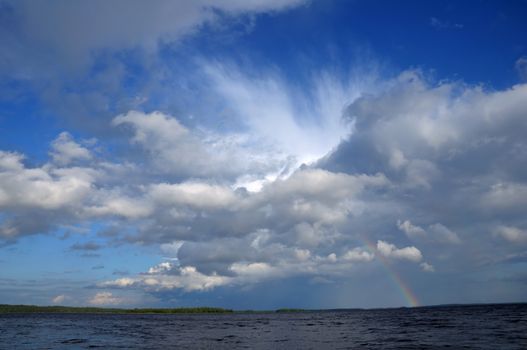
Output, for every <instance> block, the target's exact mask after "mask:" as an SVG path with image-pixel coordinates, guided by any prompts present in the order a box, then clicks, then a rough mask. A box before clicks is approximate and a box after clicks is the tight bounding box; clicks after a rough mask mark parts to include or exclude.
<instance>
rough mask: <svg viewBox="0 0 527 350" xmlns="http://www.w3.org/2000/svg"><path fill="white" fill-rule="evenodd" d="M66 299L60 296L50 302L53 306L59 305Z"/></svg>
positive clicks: (62, 295)
mask: <svg viewBox="0 0 527 350" xmlns="http://www.w3.org/2000/svg"><path fill="white" fill-rule="evenodd" d="M66 298H67V297H66V295H64V294H60V295H57V296H56V297H54V298H53V299H52V300H51V301H52V302H53V304H61V303H63V302H64V301H65V300H66Z"/></svg>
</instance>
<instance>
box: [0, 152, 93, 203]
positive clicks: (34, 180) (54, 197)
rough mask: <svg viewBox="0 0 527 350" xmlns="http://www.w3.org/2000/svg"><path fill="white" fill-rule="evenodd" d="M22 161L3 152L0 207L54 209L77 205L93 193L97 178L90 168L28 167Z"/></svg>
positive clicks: (15, 155)
mask: <svg viewBox="0 0 527 350" xmlns="http://www.w3.org/2000/svg"><path fill="white" fill-rule="evenodd" d="M22 159H23V157H22V156H21V155H18V154H14V153H8V152H0V165H1V166H2V168H0V207H33V208H42V209H48V210H54V209H59V208H61V207H66V206H72V205H76V204H78V203H80V202H81V201H82V200H83V199H84V198H85V197H86V196H87V195H88V193H90V192H91V189H92V184H93V182H94V181H95V178H96V176H97V172H95V171H93V170H92V169H89V168H76V167H74V168H54V167H49V166H43V167H39V168H26V167H25V166H24V165H23V164H22Z"/></svg>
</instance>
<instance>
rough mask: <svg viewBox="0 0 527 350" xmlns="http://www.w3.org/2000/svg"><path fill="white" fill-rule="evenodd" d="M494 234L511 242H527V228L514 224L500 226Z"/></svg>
mask: <svg viewBox="0 0 527 350" xmlns="http://www.w3.org/2000/svg"><path fill="white" fill-rule="evenodd" d="M494 234H495V235H497V236H499V237H501V238H503V239H505V240H506V241H508V242H511V243H526V242H527V230H522V229H520V228H518V227H514V226H504V225H501V226H498V227H497V228H496V229H495V230H494Z"/></svg>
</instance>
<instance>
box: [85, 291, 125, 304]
mask: <svg viewBox="0 0 527 350" xmlns="http://www.w3.org/2000/svg"><path fill="white" fill-rule="evenodd" d="M123 302H124V299H122V298H120V297H116V296H114V295H113V294H112V293H110V292H99V293H96V294H95V295H94V296H93V297H92V298H90V299H89V300H88V303H89V304H92V305H96V306H104V305H118V304H121V303H123Z"/></svg>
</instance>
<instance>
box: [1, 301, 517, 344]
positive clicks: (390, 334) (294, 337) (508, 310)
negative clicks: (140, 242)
mask: <svg viewBox="0 0 527 350" xmlns="http://www.w3.org/2000/svg"><path fill="white" fill-rule="evenodd" d="M0 348H1V349H87V348H104V349H132V348H136V349H172V348H177V349H190V348H192V349H236V348H239V349H243V348H247V349H248V348H250V349H448V348H450V349H461V348H466V349H527V304H509V305H482V306H451V307H447V306H444V307H425V308H414V309H382V310H347V311H320V312H309V313H254V314H221V315H212V314H201V315H177V314H176V315H96V314H4V315H0Z"/></svg>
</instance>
